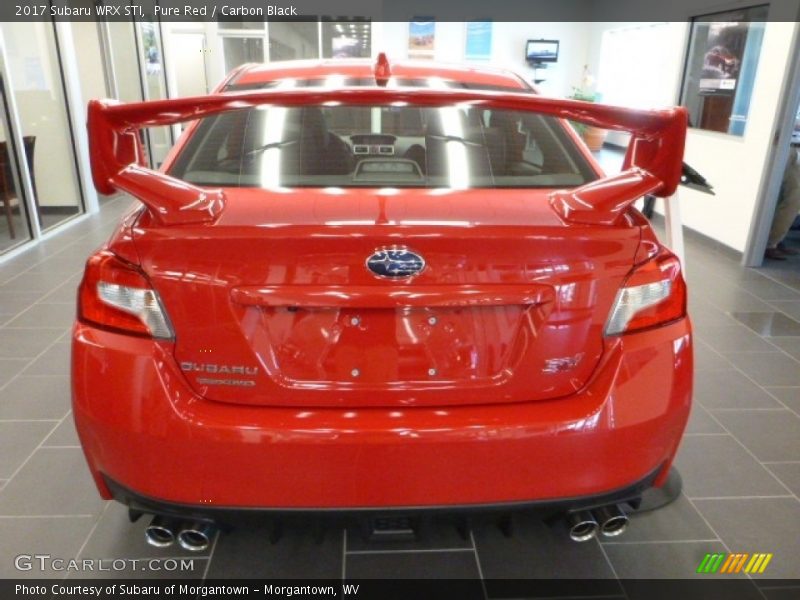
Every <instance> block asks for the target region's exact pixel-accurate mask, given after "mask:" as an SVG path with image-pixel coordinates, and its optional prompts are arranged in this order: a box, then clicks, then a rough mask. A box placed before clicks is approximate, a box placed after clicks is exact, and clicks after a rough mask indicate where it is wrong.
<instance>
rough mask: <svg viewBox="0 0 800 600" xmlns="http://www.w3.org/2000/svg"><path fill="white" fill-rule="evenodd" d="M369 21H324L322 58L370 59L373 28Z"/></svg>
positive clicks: (322, 24)
mask: <svg viewBox="0 0 800 600" xmlns="http://www.w3.org/2000/svg"><path fill="white" fill-rule="evenodd" d="M371 25H372V24H371V23H370V22H369V21H359V20H352V21H322V23H321V26H322V36H321V37H322V58H369V57H370V56H371V52H372V27H371Z"/></svg>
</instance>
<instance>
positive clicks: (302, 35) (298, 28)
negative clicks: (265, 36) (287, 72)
mask: <svg viewBox="0 0 800 600" xmlns="http://www.w3.org/2000/svg"><path fill="white" fill-rule="evenodd" d="M303 58H319V23H317V22H316V21H314V22H308V21H306V22H303V21H294V22H291V21H276V22H274V23H270V24H269V59H270V61H276V60H298V59H303Z"/></svg>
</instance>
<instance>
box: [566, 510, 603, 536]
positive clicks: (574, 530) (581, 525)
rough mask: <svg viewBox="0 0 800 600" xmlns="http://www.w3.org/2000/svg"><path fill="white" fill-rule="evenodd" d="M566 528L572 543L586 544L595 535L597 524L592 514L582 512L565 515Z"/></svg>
mask: <svg viewBox="0 0 800 600" xmlns="http://www.w3.org/2000/svg"><path fill="white" fill-rule="evenodd" d="M567 527H568V528H569V539H571V540H572V541H573V542H588V541H589V540H591V539H592V538H594V536H596V535H597V529H598V524H597V520H596V519H595V518H594V516H593V515H592V513H590V512H589V511H586V510H583V511H579V512H574V513H569V514H568V515H567Z"/></svg>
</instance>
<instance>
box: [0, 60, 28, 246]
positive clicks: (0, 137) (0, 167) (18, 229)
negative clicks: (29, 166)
mask: <svg viewBox="0 0 800 600" xmlns="http://www.w3.org/2000/svg"><path fill="white" fill-rule="evenodd" d="M0 110H2V115H0V213H2V214H0V254H2V253H3V252H5V251H7V250H9V249H11V248H13V247H14V246H16V245H18V244H20V243H22V242H25V241H27V240H29V239H31V226H30V220H29V218H28V212H27V210H25V202H24V200H23V194H21V193H20V191H19V190H20V185H19V176H18V173H19V172H18V171H17V161H16V160H15V156H16V153H15V151H14V150H15V149H14V140H13V137H12V136H10V135H8V131H9V129H8V126H7V123H8V116H9V112H8V103H7V102H6V83H5V79H4V78H3V76H2V74H0Z"/></svg>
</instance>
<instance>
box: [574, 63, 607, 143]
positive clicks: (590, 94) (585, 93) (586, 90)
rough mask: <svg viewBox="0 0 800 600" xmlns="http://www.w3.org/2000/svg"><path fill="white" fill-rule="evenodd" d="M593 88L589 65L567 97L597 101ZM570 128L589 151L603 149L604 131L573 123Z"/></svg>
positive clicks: (584, 100) (584, 68)
mask: <svg viewBox="0 0 800 600" xmlns="http://www.w3.org/2000/svg"><path fill="white" fill-rule="evenodd" d="M593 87H594V77H592V74H591V73H590V72H589V65H584V66H583V77H581V85H580V87H573V88H572V95H570V96H569V97H570V98H571V99H572V100H581V101H583V102H595V101H597V100H598V93H597V92H596V91H594V90H593V89H592V88H593ZM572 126H573V127H574V128H575V131H577V132H578V135H580V136H581V137H582V138H583V141H584V142H586V145H587V146H588V147H589V150H591V151H592V152H597V151H599V150H600V149H601V148H602V147H603V142H605V141H606V135H607V134H608V132H607V131H606V130H605V129H600V128H599V127H593V126H592V125H587V124H586V123H575V122H573V123H572Z"/></svg>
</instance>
